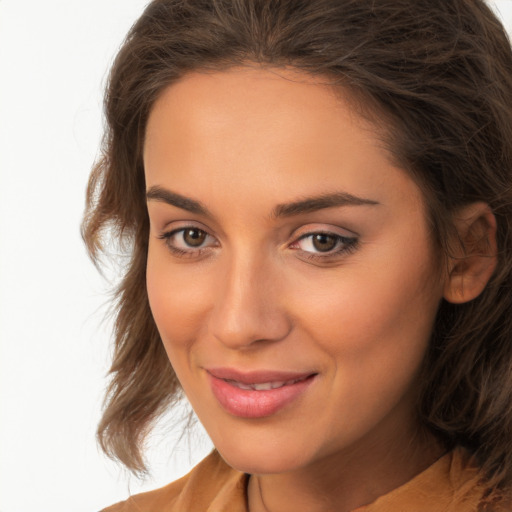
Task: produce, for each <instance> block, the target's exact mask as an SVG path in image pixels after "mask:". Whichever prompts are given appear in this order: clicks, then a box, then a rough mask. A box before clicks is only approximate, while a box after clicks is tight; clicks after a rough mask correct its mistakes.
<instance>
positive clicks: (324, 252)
mask: <svg viewBox="0 0 512 512" xmlns="http://www.w3.org/2000/svg"><path fill="white" fill-rule="evenodd" d="M356 244H357V238H356V237H346V236H342V235H339V234H337V233H330V232H326V231H320V232H315V233H307V234H305V235H302V236H301V237H300V238H299V239H298V240H297V241H295V242H294V243H293V244H292V245H291V246H290V248H292V249H298V250H300V251H302V252H304V253H307V254H308V258H326V257H329V256H335V255H341V254H343V253H346V252H348V251H351V250H354V249H355V247H356Z"/></svg>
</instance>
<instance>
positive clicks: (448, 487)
mask: <svg viewBox="0 0 512 512" xmlns="http://www.w3.org/2000/svg"><path fill="white" fill-rule="evenodd" d="M485 494H486V486H485V482H484V479H483V476H482V474H481V472H480V468H479V466H478V464H477V463H476V460H475V459H474V458H473V457H472V456H471V454H470V453H469V452H468V451H466V450H464V449H463V448H456V449H455V450H453V451H452V452H449V453H447V454H446V455H445V456H443V457H441V458H440V459H439V460H438V461H437V462H435V463H434V464H433V465H432V466H430V467H429V468H427V469H426V470H425V471H423V472H422V473H420V474H419V475H417V476H416V477H414V478H413V479H412V480H410V481H409V482H407V483H405V484H404V485H402V486H401V487H398V488H397V489H395V490H393V491H391V492H390V493H389V494H386V495H384V496H381V497H380V498H378V499H377V500H376V501H375V502H373V503H372V504H370V505H367V506H366V507H362V508H360V509H358V510H357V512H391V511H393V512H395V511H414V512H433V511H441V510H442V511H443V512H477V511H482V512H484V511H485V512H510V510H511V509H509V508H506V509H502V508H497V507H495V506H490V507H486V506H485V502H486V501H487V500H486V499H485V498H484V496H485Z"/></svg>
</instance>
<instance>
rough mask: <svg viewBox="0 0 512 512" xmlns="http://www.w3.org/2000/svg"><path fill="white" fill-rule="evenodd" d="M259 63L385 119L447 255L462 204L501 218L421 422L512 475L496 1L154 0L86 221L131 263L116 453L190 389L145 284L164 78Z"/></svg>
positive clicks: (108, 417) (505, 54)
mask: <svg viewBox="0 0 512 512" xmlns="http://www.w3.org/2000/svg"><path fill="white" fill-rule="evenodd" d="M247 62H250V63H254V64H259V65H262V66H273V67H281V66H291V67H294V68H296V69H298V70H301V71H303V72H306V73H309V74H312V75H318V76H323V77H328V78H329V79H331V80H334V83H336V84H339V85H340V88H341V89H342V90H345V91H348V92H349V93H353V94H354V96H355V97H357V98H360V99H361V101H360V103H361V104H362V105H363V107H362V109H363V110H364V111H365V112H366V114H367V115H370V117H372V118H373V119H374V121H375V123H376V124H379V123H380V124H381V125H382V126H384V128H385V131H386V133H387V136H386V141H387V144H388V146H389V148H390V150H391V151H392V153H393V155H394V156H395V158H396V159H397V161H398V162H400V165H401V166H402V167H403V168H404V169H405V170H406V171H408V172H409V173H410V175H411V176H412V177H413V178H414V179H415V180H417V182H418V183H419V184H420V186H421V187H422V189H423V191H424V194H425V197H426V201H427V204H428V211H429V220H430V222H431V226H432V233H433V237H434V240H435V241H436V245H437V247H438V248H439V253H440V254H444V255H446V252H447V251H448V247H447V240H448V234H449V233H450V231H451V229H452V228H453V226H452V222H451V219H452V213H453V212H454V211H456V210H457V209H458V208H460V207H461V206H464V205H466V204H469V203H471V202H474V201H484V202H486V203H488V204H489V205H490V207H491V209H492V211H493V213H494V215H495V217H496V219H497V225H498V231H497V242H498V249H499V255H498V265H497V269H496V271H495V273H494V275H493V277H492V279H491V281H490V282H489V284H488V286H487V287H486V289H485V290H484V292H483V293H482V294H481V295H480V296H479V297H478V298H476V299H475V300H473V301H471V302H469V303H466V304H461V305H452V304H449V303H447V302H443V303H442V304H441V306H440V309H439V312H438V315H437V319H436V323H435V327H434V332H433V336H432V340H431V344H430V348H429V351H428V354H427V356H426V360H425V363H424V373H423V379H422V385H423V388H422V394H421V400H420V403H419V404H418V414H419V415H420V419H421V423H422V424H423V425H425V426H426V427H428V428H429V429H431V430H432V431H433V432H434V433H435V434H436V435H437V436H439V438H441V439H442V440H444V442H445V443H446V444H447V446H453V445H462V446H465V447H467V448H469V449H470V450H471V451H472V452H473V453H474V454H475V455H476V457H477V460H478V461H479V463H480V464H481V467H482V468H483V470H484V472H485V475H486V477H487V479H488V485H489V488H491V487H503V488H506V487H510V486H511V483H512V398H511V394H512V393H511V392H512V225H511V223H512V54H511V48H510V43H509V40H508V38H507V36H506V34H505V31H504V29H503V27H502V25H501V24H500V22H499V21H498V20H497V18H496V17H495V15H494V14H493V13H492V11H491V10H490V8H489V7H488V6H487V5H486V4H485V3H484V2H483V1H482V0H429V1H428V2H418V1H416V0H154V1H153V2H151V3H150V4H149V5H148V6H147V8H146V9H145V11H144V13H143V14H142V16H141V17H140V19H139V20H138V21H137V22H136V23H135V25H134V26H133V27H132V29H131V30H130V32H129V34H128V36H127V38H126V40H125V42H124V44H123V45H122V47H121V49H120V51H119V53H118V55H117V58H116V59H115V62H114V64H113V67H112V69H111V73H110V77H109V81H108V85H107V89H106V95H105V113H106V130H105V135H104V140H103V145H102V153H101V156H100V158H99V160H98V161H97V163H96V165H95V167H94V169H93V171H92V174H91V177H90V182H89V186H88V190H87V206H86V212H85V216H84V220H83V225H82V234H83V237H84V240H85V242H86V245H87V248H88V250H89V253H90V255H91V257H92V258H93V260H94V261H96V262H97V264H98V265H101V263H99V262H101V255H102V253H103V252H104V246H105V244H104V242H103V241H104V240H105V239H108V240H112V239H115V240H118V241H121V242H122V243H123V244H125V247H126V251H127V255H128V256H129V261H128V263H127V265H126V267H125V268H124V269H123V277H122V281H121V282H120V285H119V287H118V288H117V291H116V302H115V304H116V322H115V343H114V351H113V362H112V366H111V369H110V377H111V379H110V384H109V387H108V390H107V394H106V399H105V406H104V413H103V417H102V420H101V423H100V425H99V428H98V437H99V441H100V444H101V446H102V448H103V450H104V451H105V452H106V453H107V454H109V455H110V456H112V457H115V458H118V459H119V460H120V461H122V462H123V463H124V464H125V465H126V466H127V467H128V468H130V469H131V470H133V471H135V472H137V471H142V470H144V468H145V464H144V458H143V454H142V445H143V441H144V439H145V437H146V435H147V434H148V432H149V431H150V429H151V427H152V426H153V424H154V422H155V421H156V420H157V419H158V418H159V417H160V416H161V414H162V413H163V412H164V411H166V410H167V409H168V408H169V407H170V406H172V405H173V404H174V402H175V401H176V400H177V399H178V398H179V396H180V394H181V388H180V385H179V382H178V380H177V378H176V375H175V373H174V371H173V369H172V367H171V365H170V363H169V361H168V358H167V356H166V353H165V351H164V349H163V346H162V343H161V340H160V338H159V334H158V331H157V329H156V326H155V323H154V321H153V318H152V315H151V311H150V308H149V304H148V297H147V292H146V288H145V266H146V257H147V246H148V217H147V212H146V203H145V183H144V168H143V161H142V150H143V146H144V135H145V127H146V123H147V120H148V116H149V113H150V111H151V108H152V106H153V104H154V103H155V100H156V99H157V98H158V97H159V95H160V94H161V93H162V91H163V90H164V89H165V88H167V87H168V86H169V85H171V84H172V83H174V82H176V81H177V80H179V79H180V78H181V77H183V76H184V75H185V74H186V73H187V72H190V71H192V70H205V69H206V70H222V69H227V68H230V67H232V66H239V65H244V63H247Z"/></svg>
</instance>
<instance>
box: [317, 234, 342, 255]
mask: <svg viewBox="0 0 512 512" xmlns="http://www.w3.org/2000/svg"><path fill="white" fill-rule="evenodd" d="M338 238H339V237H336V236H333V235H329V234H327V233H317V234H316V235H313V237H312V240H311V243H312V245H313V247H314V248H315V249H316V250H317V251H318V252H328V251H332V250H333V249H334V248H335V247H336V244H337V243H338Z"/></svg>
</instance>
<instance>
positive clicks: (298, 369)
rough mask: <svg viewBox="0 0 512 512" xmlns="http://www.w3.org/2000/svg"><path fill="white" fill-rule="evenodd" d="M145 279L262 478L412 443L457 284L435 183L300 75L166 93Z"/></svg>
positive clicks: (208, 403) (196, 390)
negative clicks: (441, 313) (441, 261)
mask: <svg viewBox="0 0 512 512" xmlns="http://www.w3.org/2000/svg"><path fill="white" fill-rule="evenodd" d="M146 135H147V138H146V143H145V153H144V162H145V172H146V186H147V191H148V210H149V216H150V221H151V232H150V239H149V255H148V263H147V286H148V294H149V300H150V304H151V309H152V312H153V315H154V318H155V322H156V324H157V326H158V329H159V332H160V334H161V337H162V340H163V343H164V345H165V349H166V351H167V354H168V356H169V359H170V361H171V363H172V365H173V368H174V370H175V371H176V374H177V375H178V378H179V380H180V382H181V384H182V385H183V388H184V390H185V392H186V395H187V397H188V398H189V400H190V402H191V404H192V406H193V408H194V410H195V411H196V413H197V415H198V417H199V419H200V420H201V422H202V423H203V425H204V426H205V428H206V430H207V431H208V433H209V435H210V436H211V438H212V441H213V443H214V444H215V446H216V447H217V449H218V450H219V451H220V453H221V455H222V456H223V457H224V458H225V459H226V460H227V462H228V463H229V464H231V465H232V466H234V467H236V468H238V469H240V470H243V471H246V472H250V473H276V472H283V471H291V470H294V469H299V468H304V467H307V466H309V465H311V464H314V463H315V462H320V461H322V460H327V459H332V460H336V458H337V457H347V456H349V454H354V453H363V452H362V451H361V450H363V451H365V450H366V451H367V450H370V449H375V448H376V447H377V446H378V445H379V444H380V445H382V446H387V447H393V446H398V445H404V444H407V442H408V441H410V439H412V438H413V435H414V432H415V430H416V427H417V425H416V423H415V415H414V404H415V401H416V388H417V382H416V379H417V374H418V369H419V367H420V365H421V363H422V360H423V358H424V354H425V351H426V347H427V344H428V341H429V337H430V334H431V330H432V324H433V321H434V317H435V314H436V310H437V307H438V304H439V301H440V299H441V296H442V288H443V285H442V283H441V279H439V274H438V272H437V269H436V267H435V264H434V261H435V257H434V256H435V255H434V253H433V248H432V245H431V241H430V239H429V234H428V227H427V220H426V216H425V207H424V204H423V201H422V194H421V191H420V189H419V188H418V186H417V185H416V184H415V182H414V181H413V180H412V179H411V178H410V177H409V176H408V175H407V174H406V173H405V172H404V171H403V170H401V169H399V168H397V167H396V165H395V164H393V162H392V159H391V158H390V156H389V154H388V153H387V152H386V150H385V149H384V148H383V144H382V143H381V141H380V139H379V137H378V136H377V134H376V132H375V131H374V130H373V129H372V127H371V126H370V125H369V124H368V123H366V122H364V121H363V120H362V119H361V118H360V117H359V116H358V115H357V114H356V113H354V111H353V110H351V107H350V106H349V104H348V101H347V100H343V99H341V98H340V95H339V93H338V95H335V93H334V92H333V90H332V89H331V88H330V87H329V86H327V85H322V84H321V83H320V80H319V79H313V78H311V77H308V76H307V75H304V74H301V73H299V72H297V71H292V70H283V69H279V70H277V69H267V70H264V69H260V68H252V69H251V68H236V69H232V70H229V71H224V72H212V73H191V74H189V75H187V76H186V77H185V78H184V79H182V80H181V81H180V82H179V83H177V84H175V85H172V86H171V87H169V88H168V89H167V90H166V91H165V92H164V94H163V95H162V96H161V97H160V98H159V100H158V101H157V102H156V104H155V106H154V108H153V110H152V113H151V116H150V118H149V122H148V127H147V134H146Z"/></svg>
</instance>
